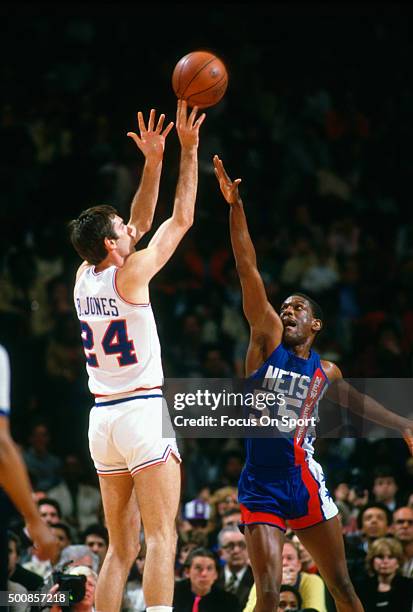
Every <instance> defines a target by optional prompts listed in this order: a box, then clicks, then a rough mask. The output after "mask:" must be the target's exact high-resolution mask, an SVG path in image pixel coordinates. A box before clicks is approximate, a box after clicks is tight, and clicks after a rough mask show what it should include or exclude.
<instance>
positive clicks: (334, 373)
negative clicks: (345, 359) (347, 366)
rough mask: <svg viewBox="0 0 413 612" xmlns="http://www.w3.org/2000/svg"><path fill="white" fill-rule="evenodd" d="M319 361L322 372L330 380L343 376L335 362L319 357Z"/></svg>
mask: <svg viewBox="0 0 413 612" xmlns="http://www.w3.org/2000/svg"><path fill="white" fill-rule="evenodd" d="M320 361H321V366H322V368H323V370H324V373H325V375H326V376H327V378H328V380H329V381H330V382H334V381H335V380H338V379H339V378H343V374H342V373H341V370H340V368H339V367H338V366H337V365H336V364H335V363H333V362H332V361H327V360H326V359H321V360H320Z"/></svg>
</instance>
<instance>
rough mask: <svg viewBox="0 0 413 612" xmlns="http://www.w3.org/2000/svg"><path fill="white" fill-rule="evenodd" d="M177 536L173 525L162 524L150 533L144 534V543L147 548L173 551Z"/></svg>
mask: <svg viewBox="0 0 413 612" xmlns="http://www.w3.org/2000/svg"><path fill="white" fill-rule="evenodd" d="M177 540H178V535H177V533H176V528H175V525H169V526H168V525H167V524H164V525H162V526H160V527H159V529H155V530H153V531H152V532H151V533H145V541H146V545H147V546H148V547H150V546H160V547H162V548H163V549H164V550H173V551H174V550H175V548H176V543H177Z"/></svg>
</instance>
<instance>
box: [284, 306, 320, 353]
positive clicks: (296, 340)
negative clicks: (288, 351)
mask: <svg viewBox="0 0 413 612" xmlns="http://www.w3.org/2000/svg"><path fill="white" fill-rule="evenodd" d="M280 317H281V321H282V324H283V326H284V333H283V341H284V342H285V343H286V344H287V345H289V346H295V345H297V344H301V343H302V342H303V341H304V340H306V339H307V338H309V337H310V336H312V335H313V334H314V333H316V332H317V331H319V329H321V321H320V320H319V319H315V318H314V315H313V312H312V309H311V306H310V304H309V303H308V302H307V300H306V299H304V298H302V297H299V296H298V295H291V296H290V297H288V298H287V299H286V300H285V301H284V302H283V303H282V304H281V309H280Z"/></svg>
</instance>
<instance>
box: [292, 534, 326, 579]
mask: <svg viewBox="0 0 413 612" xmlns="http://www.w3.org/2000/svg"><path fill="white" fill-rule="evenodd" d="M290 539H291V542H293V543H294V544H295V545H296V546H297V548H298V554H299V557H300V561H301V570H302V571H303V572H307V574H318V573H319V572H318V568H317V566H316V564H315V562H314V559H313V558H312V556H311V555H310V553H309V552H308V550H307V549H306V548H305V546H304V544H303V543H302V542H301V540H300V538H299V537H298V536H297V534H295V533H292V534H291V536H290Z"/></svg>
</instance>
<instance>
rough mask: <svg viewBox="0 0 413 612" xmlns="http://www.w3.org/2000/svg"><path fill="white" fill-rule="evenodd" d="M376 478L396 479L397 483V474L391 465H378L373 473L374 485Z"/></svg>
mask: <svg viewBox="0 0 413 612" xmlns="http://www.w3.org/2000/svg"><path fill="white" fill-rule="evenodd" d="M376 478H394V481H395V482H397V478H396V474H395V472H394V470H393V468H392V467H391V466H390V465H378V466H376V467H375V468H374V471H373V483H374V481H375V480H376Z"/></svg>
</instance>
